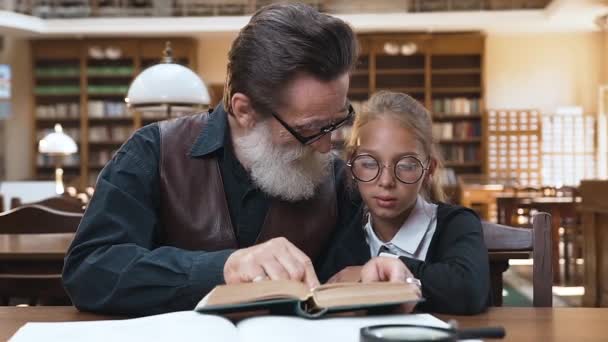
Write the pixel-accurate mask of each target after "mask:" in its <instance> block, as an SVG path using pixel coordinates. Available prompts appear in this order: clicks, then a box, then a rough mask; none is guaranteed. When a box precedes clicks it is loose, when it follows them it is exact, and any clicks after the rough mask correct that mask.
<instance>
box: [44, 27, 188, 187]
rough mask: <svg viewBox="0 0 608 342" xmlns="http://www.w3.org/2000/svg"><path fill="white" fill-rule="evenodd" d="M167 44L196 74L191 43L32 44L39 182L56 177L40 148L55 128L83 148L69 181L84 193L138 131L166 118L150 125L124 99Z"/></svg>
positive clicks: (68, 168)
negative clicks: (46, 135) (113, 156)
mask: <svg viewBox="0 0 608 342" xmlns="http://www.w3.org/2000/svg"><path fill="white" fill-rule="evenodd" d="M167 40H169V41H171V42H172V46H173V53H174V56H176V59H177V60H178V61H179V62H180V63H183V64H185V65H188V66H189V67H190V68H193V69H194V68H195V66H194V62H195V61H196V58H195V55H194V54H195V52H196V47H195V42H194V40H192V39H188V38H167V39H144V38H141V39H120V40H119V39H85V40H34V41H32V52H33V69H34V80H33V84H34V87H33V94H32V102H33V108H35V110H34V113H33V117H32V121H33V125H32V126H33V131H34V134H33V137H34V140H33V142H32V146H33V149H34V154H33V155H34V159H35V160H34V162H33V174H34V175H35V177H36V178H38V179H52V177H53V174H54V165H53V163H52V161H51V160H50V159H49V158H47V157H46V156H43V155H40V154H39V153H38V151H37V143H38V140H39V139H40V138H42V137H43V136H44V135H45V134H46V133H48V132H49V131H51V130H52V129H53V126H54V125H55V123H59V124H61V125H62V126H63V128H64V132H65V133H67V134H68V135H70V136H71V137H72V138H74V140H76V142H77V144H78V153H77V154H76V155H73V156H70V157H68V158H66V159H64V163H63V165H64V180H65V182H66V184H70V185H74V186H77V187H79V188H81V189H82V188H85V187H86V186H90V185H94V183H95V181H96V179H97V176H98V174H99V172H100V171H101V169H102V168H103V166H104V165H105V164H106V163H107V162H108V161H109V160H110V159H111V157H112V155H113V154H114V152H115V151H116V150H117V149H118V148H119V147H120V146H121V145H122V144H123V143H124V141H125V140H127V139H128V138H129V137H130V135H131V134H132V133H133V132H134V131H135V130H136V129H138V128H139V127H142V126H143V124H147V123H151V122H153V121H157V120H162V119H165V118H166V115H164V113H163V115H158V116H155V117H154V118H150V119H148V120H145V121H144V120H142V116H143V114H142V113H138V112H133V111H129V110H128V109H127V107H126V106H125V104H124V98H125V96H126V94H127V91H128V89H129V85H130V83H131V81H132V80H133V79H134V78H135V76H136V75H137V74H138V73H139V72H140V71H141V70H143V68H145V67H147V66H150V65H153V64H156V63H158V62H159V61H160V59H161V57H162V51H163V49H164V46H165V42H166V41H167Z"/></svg>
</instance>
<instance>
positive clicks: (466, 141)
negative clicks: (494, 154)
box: [439, 138, 481, 144]
mask: <svg viewBox="0 0 608 342" xmlns="http://www.w3.org/2000/svg"><path fill="white" fill-rule="evenodd" d="M439 143H440V144H479V143H481V138H468V139H441V140H439Z"/></svg>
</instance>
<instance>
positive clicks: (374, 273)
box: [361, 257, 422, 313]
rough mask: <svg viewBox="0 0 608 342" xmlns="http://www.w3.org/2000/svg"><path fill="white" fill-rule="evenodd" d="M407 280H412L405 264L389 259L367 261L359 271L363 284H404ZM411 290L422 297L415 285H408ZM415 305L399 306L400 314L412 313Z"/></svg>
mask: <svg viewBox="0 0 608 342" xmlns="http://www.w3.org/2000/svg"><path fill="white" fill-rule="evenodd" d="M407 278H414V276H413V275H412V272H410V270H409V269H408V268H407V266H405V264H404V263H403V262H402V261H401V260H399V259H397V258H390V257H376V258H373V259H371V260H370V261H368V262H367V263H366V264H365V265H363V268H362V269H361V281H362V282H364V283H367V282H374V281H388V282H392V283H405V282H406V279H407ZM408 286H411V288H412V290H413V291H414V292H415V293H416V294H417V295H418V298H420V297H422V291H421V289H420V288H419V287H418V286H417V285H413V284H409V285H408ZM415 307H416V303H413V304H411V303H410V304H403V305H401V309H400V311H401V312H404V313H410V312H412V311H414V308H415Z"/></svg>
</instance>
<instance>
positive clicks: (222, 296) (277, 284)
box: [195, 280, 310, 310]
mask: <svg viewBox="0 0 608 342" xmlns="http://www.w3.org/2000/svg"><path fill="white" fill-rule="evenodd" d="M309 296H310V290H309V289H308V287H307V286H306V285H305V284H303V283H301V282H298V281H290V280H274V281H260V282H255V283H243V284H231V285H220V286H216V287H215V288H214V289H213V290H211V292H209V294H207V295H206V296H205V298H203V299H202V300H201V301H200V302H199V303H198V305H197V306H196V308H195V310H198V309H201V308H206V307H212V306H220V305H230V304H240V303H249V302H256V301H260V300H268V299H282V298H294V299H299V300H305V299H306V298H308V297H309Z"/></svg>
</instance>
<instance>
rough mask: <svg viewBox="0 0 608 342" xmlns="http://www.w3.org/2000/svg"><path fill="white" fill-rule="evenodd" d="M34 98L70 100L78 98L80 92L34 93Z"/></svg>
mask: <svg viewBox="0 0 608 342" xmlns="http://www.w3.org/2000/svg"><path fill="white" fill-rule="evenodd" d="M34 96H36V97H39V98H54V99H56V98H62V97H63V98H70V99H73V98H75V97H77V98H80V92H78V93H69V94H36V93H34Z"/></svg>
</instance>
